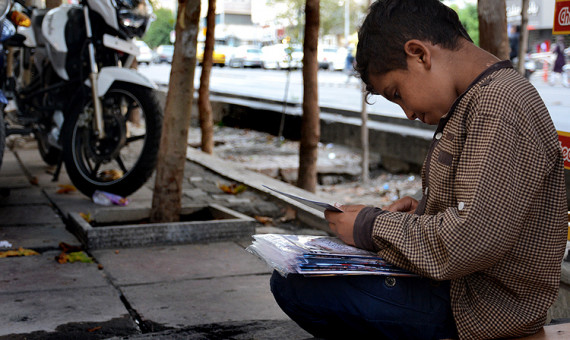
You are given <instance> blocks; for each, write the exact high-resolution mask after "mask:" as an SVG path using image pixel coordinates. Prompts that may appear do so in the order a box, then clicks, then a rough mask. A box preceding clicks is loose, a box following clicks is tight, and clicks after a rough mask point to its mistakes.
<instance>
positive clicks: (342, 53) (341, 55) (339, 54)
mask: <svg viewBox="0 0 570 340" xmlns="http://www.w3.org/2000/svg"><path fill="white" fill-rule="evenodd" d="M347 55H348V49H346V48H345V47H339V48H338V49H337V50H336V54H335V55H334V57H333V60H332V62H331V70H333V71H342V70H344V68H345V67H346V56H347Z"/></svg>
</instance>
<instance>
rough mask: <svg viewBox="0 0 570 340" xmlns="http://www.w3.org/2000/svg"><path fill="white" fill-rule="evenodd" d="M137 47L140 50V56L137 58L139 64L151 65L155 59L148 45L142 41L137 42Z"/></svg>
mask: <svg viewBox="0 0 570 340" xmlns="http://www.w3.org/2000/svg"><path fill="white" fill-rule="evenodd" d="M135 45H137V47H138V49H139V55H138V56H137V62H138V63H139V64H147V65H149V64H150V63H151V62H152V59H153V58H154V55H153V53H152V50H151V49H150V47H148V45H147V44H146V43H145V42H144V41H142V40H136V41H135Z"/></svg>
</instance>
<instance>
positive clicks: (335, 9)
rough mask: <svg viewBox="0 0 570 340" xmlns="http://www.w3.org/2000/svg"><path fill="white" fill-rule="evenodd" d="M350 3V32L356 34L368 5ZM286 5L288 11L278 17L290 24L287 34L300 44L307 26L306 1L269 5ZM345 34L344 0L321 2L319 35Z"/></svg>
mask: <svg viewBox="0 0 570 340" xmlns="http://www.w3.org/2000/svg"><path fill="white" fill-rule="evenodd" d="M349 1H350V5H349V8H350V14H349V15H350V32H351V33H354V32H356V30H357V28H358V26H359V25H360V22H361V21H362V19H363V18H364V15H365V13H366V10H367V8H368V7H367V5H366V4H364V3H360V2H357V1H356V0H349ZM272 3H273V4H276V3H280V4H285V5H286V6H287V10H286V11H285V12H284V13H281V14H280V15H278V17H279V18H280V19H283V20H285V21H286V22H287V23H288V24H287V27H286V28H285V34H286V35H288V36H289V37H291V42H293V43H300V42H302V40H303V31H304V25H305V0H269V2H268V4H272ZM328 34H344V1H343V0H320V28H319V35H320V36H324V35H328Z"/></svg>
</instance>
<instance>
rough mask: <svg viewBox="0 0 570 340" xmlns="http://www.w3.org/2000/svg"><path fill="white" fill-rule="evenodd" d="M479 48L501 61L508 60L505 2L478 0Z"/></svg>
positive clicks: (501, 0)
mask: <svg viewBox="0 0 570 340" xmlns="http://www.w3.org/2000/svg"><path fill="white" fill-rule="evenodd" d="M477 14H478V17H479V46H481V48H482V49H484V50H486V51H488V52H490V53H492V54H494V55H495V56H497V57H498V58H499V59H501V60H506V59H509V52H510V47H509V37H508V35H507V5H506V3H505V0H478V1H477Z"/></svg>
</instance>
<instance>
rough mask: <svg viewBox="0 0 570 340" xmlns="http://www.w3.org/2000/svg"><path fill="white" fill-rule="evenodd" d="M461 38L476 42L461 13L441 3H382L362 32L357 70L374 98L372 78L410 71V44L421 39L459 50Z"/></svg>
mask: <svg viewBox="0 0 570 340" xmlns="http://www.w3.org/2000/svg"><path fill="white" fill-rule="evenodd" d="M459 38H465V39H467V40H468V41H471V42H472V40H471V38H470V37H469V34H467V31H466V30H465V28H464V27H463V25H462V24H461V22H460V21H459V17H458V16H457V13H455V11H454V10H453V9H451V8H449V7H447V6H445V5H444V4H442V3H441V2H440V1H439V0H378V1H376V2H375V3H374V4H372V6H370V9H369V13H368V15H367V16H366V19H365V20H364V22H363V23H362V26H361V27H360V29H359V31H358V47H357V49H356V66H355V69H356V71H357V72H358V73H359V74H360V78H361V79H362V81H364V83H365V84H366V90H367V91H368V93H369V94H371V93H373V89H372V87H371V85H370V82H369V75H370V74H385V73H388V72H390V71H393V70H398V69H403V70H406V69H407V63H406V53H405V51H404V44H405V43H406V42H407V41H409V40H411V39H418V40H421V41H427V42H430V43H432V44H434V45H440V46H441V47H443V48H447V49H450V50H455V49H457V48H458V47H459Z"/></svg>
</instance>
